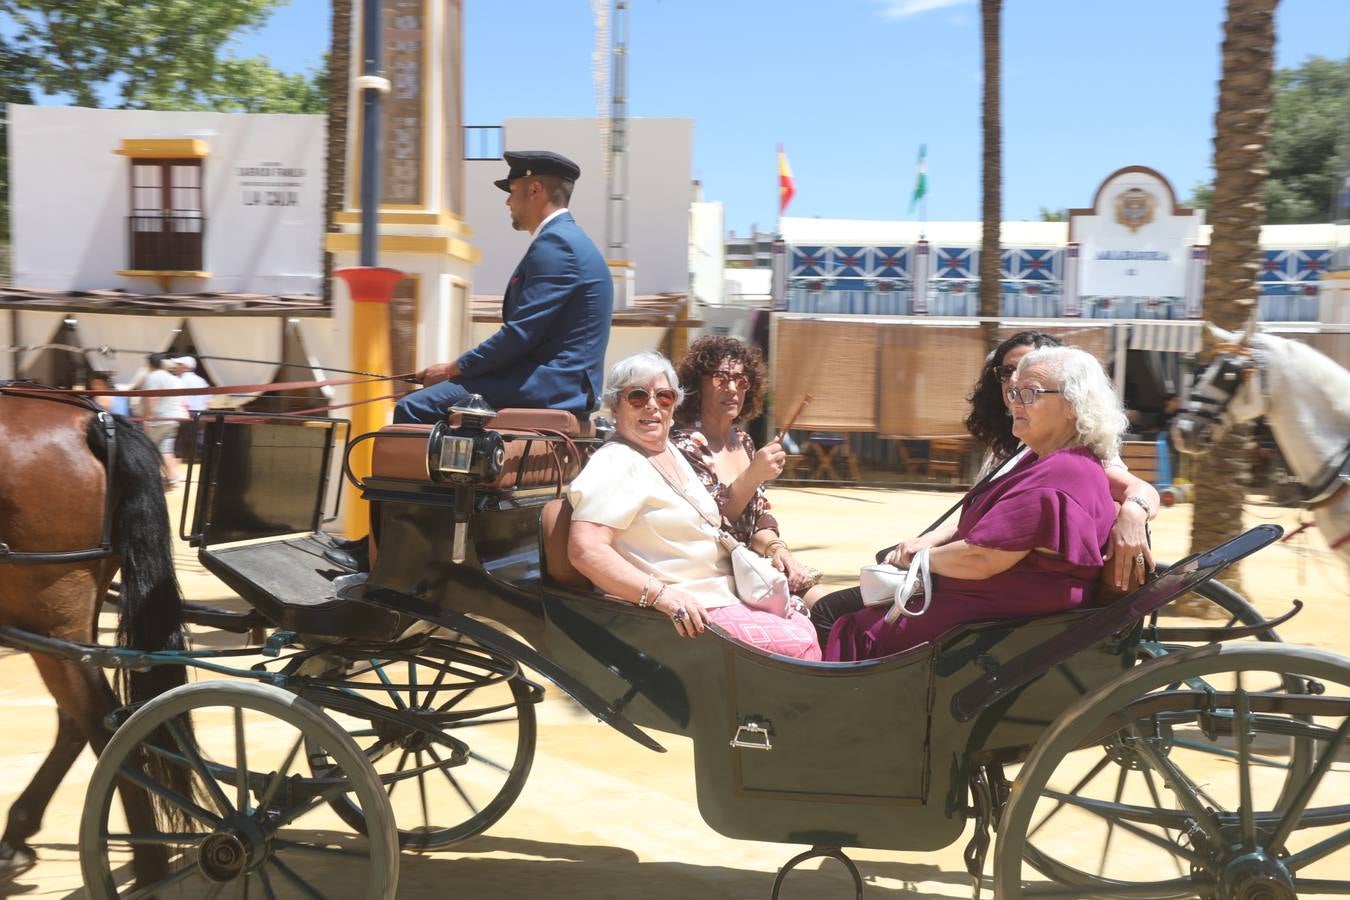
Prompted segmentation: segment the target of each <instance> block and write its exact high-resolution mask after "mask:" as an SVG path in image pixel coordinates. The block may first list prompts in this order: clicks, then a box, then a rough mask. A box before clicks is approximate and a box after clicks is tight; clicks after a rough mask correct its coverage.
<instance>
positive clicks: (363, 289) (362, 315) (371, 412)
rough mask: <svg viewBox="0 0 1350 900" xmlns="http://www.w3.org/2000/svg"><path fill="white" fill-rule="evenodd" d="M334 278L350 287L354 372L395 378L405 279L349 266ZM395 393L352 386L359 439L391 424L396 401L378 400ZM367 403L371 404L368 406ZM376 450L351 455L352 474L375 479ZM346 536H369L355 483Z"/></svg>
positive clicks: (345, 499) (365, 446) (347, 495)
mask: <svg viewBox="0 0 1350 900" xmlns="http://www.w3.org/2000/svg"><path fill="white" fill-rule="evenodd" d="M333 274H334V275H335V276H337V277H338V278H341V279H342V280H343V281H345V282H346V283H347V287H348V289H349V290H350V291H351V295H352V354H351V361H352V368H353V369H355V370H357V371H359V372H376V373H379V374H392V373H390V371H389V370H390V361H389V300H390V298H391V297H392V296H393V294H394V286H395V285H397V284H398V283H399V281H401V280H402V279H403V273H402V272H400V271H398V270H397V269H388V268H383V267H379V266H348V267H346V268H342V269H335V270H334V271H333ZM389 392H390V384H389V382H387V381H368V382H363V383H361V384H355V385H352V402H354V403H356V404H357V405H356V406H353V407H352V408H351V421H352V432H351V437H352V438H356V437H358V436H360V435H363V434H368V433H369V432H372V431H378V430H379V429H380V428H382V427H383V426H384V425H385V424H386V423H387V422H388V421H389V413H390V411H391V410H392V409H393V401H392V400H387V399H386V400H377V399H376V398H379V397H384V396H385V395H387V394H388V393H389ZM362 401H371V402H365V403H363V402H362ZM374 449H375V446H374V444H373V443H372V442H371V441H364V442H362V443H361V444H360V445H359V446H357V447H356V449H355V450H353V451H352V454H351V457H350V459H351V469H352V474H354V475H355V476H356V477H357V478H361V479H363V478H365V477H366V476H367V475H369V474H370V466H371V455H372V453H373V452H374ZM342 490H343V496H342V533H343V534H345V535H346V536H347V537H348V538H358V537H362V536H364V535H367V534H370V504H369V503H367V502H366V501H365V500H362V499H361V493H360V491H358V490H357V489H356V488H355V487H354V486H353V485H352V484H351V483H350V482H346V483H344V485H343V488H342Z"/></svg>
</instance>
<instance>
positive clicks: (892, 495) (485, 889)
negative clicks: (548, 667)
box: [0, 487, 1350, 900]
mask: <svg viewBox="0 0 1350 900" xmlns="http://www.w3.org/2000/svg"><path fill="white" fill-rule="evenodd" d="M179 496H180V495H177V494H175V495H171V497H172V501H173V504H174V507H175V508H174V521H175V523H176V522H177V509H176V505H177V503H178V502H179ZM955 498H956V495H955V494H950V493H940V492H932V493H925V492H912V491H882V490H834V491H828V490H823V489H818V488H817V489H798V488H787V487H782V488H775V489H774V490H773V492H772V499H773V502H774V505H775V508H776V511H777V513H778V514H779V518H780V520H781V521H782V522H783V523H784V537H785V538H786V539H787V540H788V541H789V543H790V544H791V546H792V547H793V548H794V549H795V550H796V552H797V553H798V554H799V555H800V556H801V558H802V559H804V560H805V561H806V562H808V563H811V564H813V565H815V566H817V567H819V568H820V569H822V570H823V571H824V572H826V573H827V578H828V579H829V581H830V582H832V583H835V584H838V585H841V586H842V585H846V584H849V583H851V582H854V581H855V580H856V575H857V568H858V566H859V565H860V564H863V563H865V562H868V561H870V559H871V556H872V553H873V552H874V551H875V550H876V549H877V548H878V547H880V546H883V545H885V544H888V543H892V542H894V541H895V540H897V539H900V538H902V537H906V536H910V535H913V534H917V533H918V532H919V531H920V530H921V529H922V527H923V526H924V525H926V524H927V523H928V522H929V521H930V520H931V519H932V518H934V517H935V516H936V515H937V514H938V513H940V512H942V511H943V510H944V509H946V507H947V506H948V505H950V504H951V503H952V502H953V501H954V500H955ZM1190 509H1191V508H1190V507H1189V506H1181V507H1177V508H1175V509H1171V510H1164V511H1163V513H1162V514H1161V516H1160V518H1159V520H1158V521H1157V523H1156V524H1155V527H1154V544H1155V547H1156V548H1157V553H1158V556H1159V557H1160V558H1162V559H1169V560H1170V559H1176V558H1179V557H1180V556H1183V555H1185V553H1186V552H1187V550H1188V544H1189V527H1190ZM1248 519H1249V521H1250V522H1251V523H1255V522H1257V521H1275V522H1279V523H1281V524H1283V525H1285V527H1286V528H1289V527H1290V526H1291V525H1292V524H1293V523H1294V522H1295V520H1296V515H1295V513H1293V512H1291V511H1286V510H1278V509H1275V508H1272V507H1265V506H1259V505H1253V506H1251V507H1249V508H1248ZM177 555H178V571H179V576H180V578H181V580H182V583H183V586H184V588H185V590H186V593H187V594H188V596H189V597H191V598H193V599H195V600H198V601H215V600H220V601H225V602H234V603H238V600H237V598H231V597H230V596H229V594H228V591H227V590H226V589H225V588H224V587H223V586H222V585H221V584H220V583H219V582H217V581H216V580H215V579H214V578H212V577H211V576H209V575H208V574H207V573H205V572H204V571H203V569H202V568H201V566H200V565H199V564H198V562H197V561H196V559H195V556H194V555H193V552H192V551H191V550H190V549H189V548H187V547H186V546H180V547H179V548H178V554H177ZM1243 577H1244V579H1245V593H1246V595H1247V596H1248V597H1249V598H1250V599H1252V600H1253V601H1254V602H1255V604H1256V606H1257V607H1258V608H1259V609H1260V610H1261V611H1262V612H1263V613H1264V614H1266V615H1267V616H1270V617H1273V616H1276V615H1279V614H1281V613H1283V612H1285V611H1286V610H1287V609H1288V608H1289V606H1290V601H1291V600H1292V599H1294V598H1300V599H1302V600H1304V601H1305V602H1306V604H1307V608H1306V609H1305V610H1304V612H1303V613H1302V614H1301V615H1299V616H1298V617H1297V618H1296V619H1295V620H1294V621H1293V622H1291V623H1289V624H1288V625H1286V626H1285V627H1283V628H1282V629H1281V633H1282V635H1284V637H1285V639H1286V640H1289V641H1293V642H1299V643H1306V644H1312V645H1316V646H1320V647H1324V648H1328V649H1333V650H1338V651H1342V652H1344V651H1345V649H1346V647H1347V641H1346V638H1347V636H1350V624H1348V623H1350V618H1348V617H1347V616H1346V612H1347V599H1350V577H1348V576H1347V572H1346V570H1345V569H1344V567H1343V566H1342V565H1341V563H1340V562H1339V561H1338V560H1337V559H1335V558H1333V557H1332V555H1331V554H1330V552H1329V551H1328V549H1327V547H1326V544H1325V542H1324V540H1323V539H1322V537H1321V535H1320V534H1318V533H1317V532H1316V531H1315V530H1314V531H1308V532H1304V534H1303V535H1300V536H1299V537H1298V538H1296V539H1295V540H1294V541H1292V542H1290V543H1285V544H1280V545H1277V546H1275V547H1271V548H1268V549H1267V550H1265V551H1263V552H1261V553H1260V554H1258V555H1257V556H1256V557H1255V559H1254V560H1253V561H1252V562H1250V563H1249V564H1247V565H1246V566H1245V568H1244V571H1243ZM111 624H112V621H111V619H110V618H108V617H107V616H106V615H105V618H104V625H105V626H111ZM105 635H106V632H105ZM201 637H203V638H205V639H207V640H208V641H212V642H213V643H214V642H219V643H228V642H232V641H237V639H236V638H233V637H222V636H216V637H215V640H213V639H212V636H210V635H205V634H203V635H201ZM105 639H106V636H105ZM556 695H557V692H556V691H553V692H551V693H550V698H551V699H549V700H547V701H546V702H545V703H544V704H543V706H542V707H541V709H540V720H541V724H540V733H539V744H538V751H537V754H536V757H535V762H534V769H533V772H532V774H531V777H530V779H529V782H528V784H527V785H526V787H525V789H524V792H523V794H522V796H521V797H520V799H519V800H518V801H517V802H516V804H515V805H514V807H513V808H512V809H511V811H510V812H509V813H507V815H506V816H505V818H503V819H502V820H501V821H500V822H499V823H498V824H497V825H496V826H495V827H493V828H492V829H491V830H490V831H489V832H488V833H487V834H486V835H483V836H480V837H478V838H475V839H472V840H470V841H469V842H467V843H464V844H461V845H458V846H457V847H456V848H454V850H453V851H444V852H435V853H428V854H423V855H412V854H404V855H403V856H402V858H401V867H402V868H401V878H400V890H399V896H400V897H428V898H430V897H441V896H454V897H456V898H458V900H476V898H489V897H490V898H498V900H516V898H520V900H524V898H535V897H544V896H547V897H559V898H572V897H576V898H582V897H585V898H611V897H613V898H618V897H625V898H627V897H643V898H658V900H659V898H677V897H678V898H686V897H690V896H704V897H709V898H713V897H716V898H765V897H767V896H768V895H769V892H770V889H771V887H772V884H773V877H774V872H775V871H776V870H777V868H778V867H779V866H780V865H781V864H782V863H783V862H785V861H786V860H787V859H788V858H789V857H791V856H792V855H794V854H795V853H797V852H798V850H799V849H801V848H798V847H789V846H782V845H774V844H762V843H753V842H744V841H733V840H729V839H726V838H723V837H721V836H720V835H718V834H717V833H715V832H714V831H712V830H711V829H710V828H709V827H708V826H707V825H705V824H704V823H703V821H702V819H701V818H700V816H699V812H698V808H697V805H696V803H695V799H694V797H695V788H694V783H693V778H692V771H693V761H692V751H691V747H690V745H689V743H688V742H687V741H686V740H684V739H682V738H678V737H671V736H669V735H658V738H659V740H660V741H661V742H662V743H663V744H665V746H666V747H667V748H668V750H669V751H670V752H669V753H667V754H665V755H663V756H658V755H655V754H652V753H650V752H648V751H646V750H644V749H643V748H641V747H639V746H638V745H636V744H634V743H632V742H630V741H628V740H627V739H626V738H624V737H623V736H621V735H619V734H618V733H616V732H614V731H612V730H610V729H609V728H607V727H605V726H603V725H600V724H598V723H596V722H595V721H594V720H593V719H590V718H588V717H586V716H583V715H581V714H579V713H578V712H577V709H576V707H574V706H572V705H571V704H570V703H569V702H567V701H565V700H560V699H558V698H557V696H556ZM0 707H2V708H3V709H4V711H5V716H4V723H5V725H4V730H3V734H0V754H3V763H2V764H0V772H3V775H2V776H0V805H3V806H5V807H7V806H8V804H9V803H10V802H11V801H12V800H13V799H14V798H15V797H16V796H17V795H18V793H19V792H20V791H21V790H22V788H23V786H24V785H25V784H26V783H27V780H28V779H29V777H30V776H31V774H32V773H33V772H34V771H35V770H36V768H37V766H38V764H39V763H40V761H41V759H42V758H43V756H44V755H45V752H46V750H47V748H48V747H49V746H50V742H51V739H52V736H53V734H54V720H55V716H54V713H53V710H54V707H53V704H52V701H51V699H50V697H49V696H48V695H47V693H46V692H45V690H44V689H43V688H42V685H41V684H40V682H39V681H38V679H37V677H36V672H35V670H34V668H33V666H32V663H31V662H30V661H29V660H28V659H26V658H25V657H24V655H22V654H19V653H15V652H12V651H0ZM93 763H94V759H93V756H92V754H90V753H88V752H86V753H85V755H84V756H83V757H82V758H81V759H80V761H79V762H78V763H77V765H76V767H75V769H74V771H73V772H72V773H71V775H70V776H69V777H68V778H67V780H66V782H65V784H64V785H62V787H61V789H60V791H59V792H58V794H57V796H56V799H55V802H54V803H53V805H52V807H51V808H50V809H49V811H48V813H47V817H46V819H45V821H44V823H43V828H42V831H41V832H40V833H39V835H38V836H37V838H36V840H35V844H36V846H37V849H38V852H39V854H40V857H41V862H40V865H39V866H38V867H37V868H35V869H33V870H32V871H31V872H29V873H27V874H25V875H24V876H22V877H21V878H19V879H18V880H17V882H15V883H14V884H12V885H10V886H8V892H10V893H12V894H14V895H16V896H25V897H81V896H84V892H83V891H82V889H81V886H80V876H79V868H78V861H77V853H76V845H75V844H76V832H77V826H78V822H79V817H80V813H81V807H82V801H83V797H84V791H85V784H86V782H87V780H88V778H89V775H90V773H91V771H92V768H93ZM963 845H964V839H963V840H962V841H961V842H958V843H957V844H955V845H953V846H952V847H950V848H948V849H946V850H944V851H942V852H939V853H932V854H905V853H885V852H871V851H858V852H857V853H855V854H853V855H854V858H855V859H856V860H857V861H858V864H859V866H860V868H861V869H862V871H863V873H864V875H865V876H866V879H867V882H868V896H869V897H891V896H895V897H902V896H903V897H934V898H936V897H968V896H970V883H969V880H968V878H967V876H966V875H965V869H964V866H963V864H962V862H961V855H960V853H961V848H962V846H963ZM817 866H818V864H817V863H808V864H807V866H806V869H807V871H805V872H804V873H803V874H801V875H798V876H795V877H794V878H793V879H792V880H790V881H789V882H788V884H787V886H786V887H785V888H784V891H783V897H784V898H805V897H826V896H833V897H844V896H852V895H851V893H850V891H849V889H848V887H847V884H848V883H847V881H846V879H845V878H844V876H843V875H842V870H841V869H839V868H838V867H837V866H835V865H834V864H833V863H827V864H826V865H824V866H823V867H821V868H820V869H819V871H814V870H815V869H816V868H817ZM5 892H6V890H5V889H4V888H0V894H3V893H5ZM339 895H340V894H339Z"/></svg>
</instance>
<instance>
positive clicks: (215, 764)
mask: <svg viewBox="0 0 1350 900" xmlns="http://www.w3.org/2000/svg"><path fill="white" fill-rule="evenodd" d="M189 723H190V725H189ZM189 728H190V729H191V732H189ZM306 746H313V747H322V748H323V749H324V751H325V753H326V754H327V758H328V760H329V761H330V764H329V765H328V766H326V767H324V768H322V769H320V770H317V771H314V772H313V773H307V772H305V771H303V762H302V760H300V758H299V757H300V753H301V750H302V749H304V748H305V747H306ZM146 754H153V755H154V756H155V757H157V758H158V763H159V764H161V765H168V766H176V767H179V768H181V769H182V770H183V772H184V773H186V776H187V778H188V779H190V781H191V789H190V790H186V791H182V792H180V791H178V790H175V789H174V788H171V787H169V786H168V784H167V783H166V782H164V781H157V780H155V779H152V778H150V777H148V776H146V775H145V774H143V769H142V767H141V766H140V765H139V764H138V762H139V760H140V759H141V758H142V757H143V756H144V755H146ZM120 779H127V780H129V781H131V782H134V783H136V784H139V785H141V786H142V787H143V788H145V789H146V790H147V791H149V792H150V793H151V794H153V795H155V796H156V797H157V798H158V799H159V800H160V801H162V803H163V804H164V805H165V806H167V807H168V809H169V810H170V812H169V813H168V814H167V815H164V816H161V817H160V818H161V821H160V822H159V823H158V825H157V827H155V828H153V829H151V830H149V831H145V832H136V833H130V832H129V831H128V829H127V827H126V825H125V824H124V822H123V821H122V816H121V814H120V806H119V808H118V809H117V810H114V808H113V806H114V805H113V802H112V798H113V794H114V793H115V792H116V788H117V783H118V781H119V780H120ZM347 796H350V797H354V798H356V800H357V802H359V803H360V804H361V808H362V809H363V810H365V812H366V824H367V826H368V829H369V831H370V833H371V834H373V835H374V837H370V838H366V837H359V836H358V837H354V836H351V835H350V834H343V833H341V832H342V831H343V830H342V829H338V828H335V826H338V825H340V823H339V822H338V821H337V819H336V817H334V816H333V814H332V812H331V810H330V809H329V808H328V802H329V801H331V800H332V799H333V798H335V797H347ZM133 847H162V848H167V857H168V867H167V870H166V871H165V872H164V874H163V876H162V877H161V878H159V880H157V881H155V882H154V883H152V884H133V883H132V878H133V876H132V874H131V872H130V869H131V867H130V866H128V865H126V864H125V863H126V862H127V860H128V859H129V858H130V856H131V849H132V848H133ZM398 864H399V857H398V847H397V844H396V841H395V839H394V820H393V814H392V812H391V810H390V808H389V802H388V800H387V799H386V797H385V793H384V787H383V785H381V784H380V781H379V778H378V777H376V775H375V773H374V772H373V771H372V770H371V767H370V763H368V762H367V761H366V759H365V756H364V755H363V754H362V753H361V751H360V749H359V748H358V747H357V746H356V744H355V743H354V742H353V741H352V739H351V738H350V737H348V736H347V734H346V733H344V732H343V731H342V729H340V728H339V727H337V726H336V725H335V724H334V723H333V721H332V720H331V719H329V718H328V717H327V716H326V715H324V714H323V712H322V711H321V710H319V709H318V708H317V707H315V706H314V705H313V704H311V703H309V702H307V701H305V700H303V699H301V698H299V697H296V696H295V695H294V694H291V693H289V692H287V691H283V690H281V689H280V688H275V687H272V686H270V685H264V684H253V683H248V682H223V681H203V682H197V683H195V684H189V685H185V686H183V687H180V688H176V689H174V690H172V691H169V692H168V693H166V694H162V695H161V696H159V697H156V698H155V699H153V700H151V701H150V702H149V703H147V704H145V706H143V707H142V708H141V709H139V710H137V711H136V713H135V714H134V715H132V716H131V718H129V719H128V720H127V721H126V723H125V724H123V725H122V726H121V727H120V728H118V729H117V731H116V732H115V733H114V735H113V737H112V740H111V741H109V743H108V746H107V747H106V748H105V749H104V751H103V753H102V754H101V755H100V757H99V760H98V765H97V766H96V767H95V769H94V774H93V777H92V778H91V779H90V782H89V791H88V794H87V795H86V799H85V807H84V816H83V818H82V820H81V822H80V868H81V873H82V875H83V876H84V883H85V885H86V888H87V889H88V891H89V895H90V896H91V897H94V898H98V900H107V898H114V897H126V898H132V897H135V898H141V897H150V896H154V897H157V898H161V900H165V898H175V897H183V898H189V897H191V898H202V900H211V898H241V897H249V896H252V897H283V896H285V897H300V896H303V897H309V898H321V897H332V898H337V897H343V898H348V897H359V898H364V900H391V898H393V897H394V893H395V890H396V887H397V883H398Z"/></svg>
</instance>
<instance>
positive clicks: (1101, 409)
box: [1017, 347, 1129, 462]
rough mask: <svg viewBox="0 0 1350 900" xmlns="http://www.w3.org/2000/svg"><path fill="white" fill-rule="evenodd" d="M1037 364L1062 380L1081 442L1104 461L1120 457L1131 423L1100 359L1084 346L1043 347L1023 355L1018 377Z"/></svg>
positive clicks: (1060, 391)
mask: <svg viewBox="0 0 1350 900" xmlns="http://www.w3.org/2000/svg"><path fill="white" fill-rule="evenodd" d="M1035 365H1040V366H1043V367H1045V369H1046V370H1047V371H1048V372H1049V373H1050V376H1051V377H1052V378H1054V379H1056V380H1057V381H1058V382H1059V393H1060V396H1061V397H1063V398H1064V400H1065V402H1067V403H1068V404H1069V406H1070V407H1071V408H1072V409H1073V417H1074V427H1075V428H1076V429H1077V431H1078V443H1079V444H1080V445H1081V446H1083V447H1086V448H1087V449H1089V450H1091V451H1092V453H1093V455H1095V456H1096V457H1097V458H1098V459H1100V460H1102V461H1103V462H1105V461H1107V460H1110V459H1112V458H1114V457H1116V456H1118V455H1119V454H1120V436H1121V435H1122V434H1123V433H1124V432H1125V429H1126V427H1128V424H1129V423H1128V421H1127V420H1126V418H1125V412H1124V410H1122V409H1121V406H1120V398H1119V397H1117V396H1116V392H1115V389H1114V388H1112V387H1111V382H1110V381H1108V380H1107V378H1106V372H1105V371H1103V370H1102V366H1101V363H1099V362H1097V358H1096V357H1095V356H1093V355H1092V354H1091V353H1088V352H1087V351H1086V350H1083V349H1082V348H1081V347H1041V348H1039V349H1037V350H1032V351H1031V352H1030V353H1028V354H1027V355H1026V356H1024V357H1022V361H1021V362H1019V363H1018V364H1017V376H1018V377H1019V378H1020V377H1021V376H1022V373H1023V372H1025V371H1026V370H1027V369H1028V368H1030V367H1031V366H1035Z"/></svg>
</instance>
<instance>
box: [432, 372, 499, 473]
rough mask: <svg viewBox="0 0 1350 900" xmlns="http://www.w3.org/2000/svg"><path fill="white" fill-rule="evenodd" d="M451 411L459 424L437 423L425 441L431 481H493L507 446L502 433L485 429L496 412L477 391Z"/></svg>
mask: <svg viewBox="0 0 1350 900" xmlns="http://www.w3.org/2000/svg"><path fill="white" fill-rule="evenodd" d="M450 411H451V412H452V413H459V417H460V421H459V424H458V425H454V426H452V425H451V424H450V423H449V422H448V421H442V422H437V423H436V426H435V427H434V428H433V429H432V430H431V437H430V439H429V440H428V441H427V471H428V472H430V473H431V478H432V480H433V481H437V482H446V481H449V482H458V483H481V484H487V483H490V482H493V481H496V480H497V477H498V476H499V475H501V473H502V466H503V465H504V464H505V462H506V447H505V445H504V444H503V442H502V437H501V435H500V434H498V433H497V432H495V431H487V430H485V426H486V425H487V424H488V423H489V422H491V421H492V419H493V418H495V417H496V415H497V411H496V410H494V409H493V408H492V407H491V406H489V405H488V404H487V403H486V402H485V401H484V400H483V398H482V397H481V396H479V395H478V394H473V395H472V396H470V397H468V398H467V399H466V400H464V401H463V402H462V403H460V404H457V405H456V406H454V407H451V409H450Z"/></svg>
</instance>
